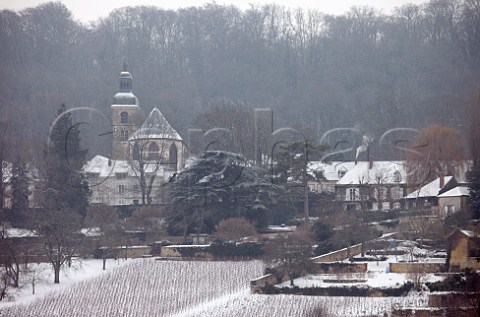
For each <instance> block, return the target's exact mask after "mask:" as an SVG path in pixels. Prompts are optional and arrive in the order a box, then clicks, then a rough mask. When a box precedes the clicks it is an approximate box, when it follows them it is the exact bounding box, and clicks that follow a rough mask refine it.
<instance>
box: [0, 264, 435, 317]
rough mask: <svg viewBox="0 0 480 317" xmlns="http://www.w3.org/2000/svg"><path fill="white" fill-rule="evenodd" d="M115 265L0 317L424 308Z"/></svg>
mask: <svg viewBox="0 0 480 317" xmlns="http://www.w3.org/2000/svg"><path fill="white" fill-rule="evenodd" d="M115 263H116V264H115V265H113V264H114V262H113V261H112V262H110V263H108V264H109V265H108V264H107V268H110V271H107V272H102V271H101V269H100V268H101V262H100V261H95V260H89V261H84V262H83V265H82V268H77V269H76V270H72V271H71V272H69V275H68V276H66V277H65V276H62V277H63V280H61V283H62V284H60V285H52V284H50V283H45V282H42V283H41V285H38V286H37V290H38V292H37V295H35V296H31V295H30V296H27V294H26V293H25V294H23V295H22V294H17V295H19V296H18V298H17V300H16V302H14V303H9V304H8V303H1V302H0V303H1V304H0V316H2V317H3V316H9V317H10V316H19V317H20V316H22V317H29V316H32V317H33V316H35V317H46V316H49V317H50V316H68V317H76V316H79V317H82V316H130V317H134V316H135V317H141V316H174V317H236V316H238V317H240V316H242V317H243V316H256V317H271V316H275V317H291V316H299V317H300V316H304V317H310V316H326V317H329V316H332V317H333V316H372V315H376V316H383V314H384V313H385V312H389V311H391V310H392V309H393V307H396V308H404V307H409V308H424V307H426V305H427V297H426V295H425V294H424V295H419V294H416V293H414V294H412V295H411V296H407V297H391V298H365V297H321V296H320V297H313V296H292V295H252V294H249V281H250V280H251V279H253V278H256V277H258V276H260V275H262V273H263V269H264V266H263V264H262V263H261V262H259V261H250V262H200V261H192V262H188V261H156V260H154V259H138V260H128V261H126V262H123V261H122V262H119V263H117V262H115ZM49 282H51V280H50V281H49ZM23 291H24V292H27V291H30V292H31V288H29V287H25V288H24V290H23Z"/></svg>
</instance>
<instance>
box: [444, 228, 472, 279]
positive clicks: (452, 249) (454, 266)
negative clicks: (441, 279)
mask: <svg viewBox="0 0 480 317" xmlns="http://www.w3.org/2000/svg"><path fill="white" fill-rule="evenodd" d="M447 251H448V257H447V258H448V259H449V263H448V264H449V267H450V271H453V272H456V271H460V270H462V269H465V268H471V269H476V270H478V269H480V261H479V260H480V237H479V236H478V234H476V233H474V232H473V231H470V230H461V229H457V230H455V231H454V232H453V233H451V234H450V235H449V236H448V250H447Z"/></svg>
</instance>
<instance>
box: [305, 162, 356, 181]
mask: <svg viewBox="0 0 480 317" xmlns="http://www.w3.org/2000/svg"><path fill="white" fill-rule="evenodd" d="M354 166H355V162H329V163H326V162H322V161H312V162H309V163H308V172H309V173H310V174H312V175H313V172H314V171H321V172H322V175H323V177H325V179H326V180H329V181H338V180H339V179H340V178H341V177H340V176H341V175H342V174H344V173H346V172H347V171H349V170H350V169H352V168H353V167H354ZM340 172H342V173H340Z"/></svg>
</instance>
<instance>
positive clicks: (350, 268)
mask: <svg viewBox="0 0 480 317" xmlns="http://www.w3.org/2000/svg"><path fill="white" fill-rule="evenodd" d="M314 270H315V272H314V274H342V273H366V272H367V270H368V263H339V262H334V263H314Z"/></svg>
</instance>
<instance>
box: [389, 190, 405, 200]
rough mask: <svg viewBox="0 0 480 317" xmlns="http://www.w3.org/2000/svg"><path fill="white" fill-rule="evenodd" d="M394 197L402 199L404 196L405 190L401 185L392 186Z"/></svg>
mask: <svg viewBox="0 0 480 317" xmlns="http://www.w3.org/2000/svg"><path fill="white" fill-rule="evenodd" d="M391 196H392V199H400V198H402V197H403V190H402V188H401V187H392V189H391Z"/></svg>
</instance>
